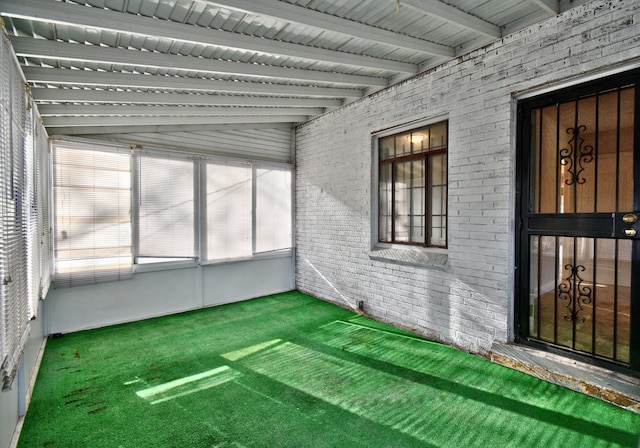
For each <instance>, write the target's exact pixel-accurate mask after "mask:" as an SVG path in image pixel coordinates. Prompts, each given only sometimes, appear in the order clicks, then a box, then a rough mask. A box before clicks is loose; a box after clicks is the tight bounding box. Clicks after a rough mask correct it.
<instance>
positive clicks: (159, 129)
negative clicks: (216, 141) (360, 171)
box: [49, 120, 291, 141]
mask: <svg viewBox="0 0 640 448" xmlns="http://www.w3.org/2000/svg"><path fill="white" fill-rule="evenodd" d="M243 129H247V130H255V129H282V130H286V129H291V124H290V123H286V122H284V123H282V122H273V121H266V120H265V121H262V122H249V121H246V122H244V123H221V124H220V123H217V124H180V125H175V124H171V125H138V126H132V125H127V126H106V127H105V126H81V127H76V126H69V127H64V126H61V127H56V128H51V130H50V133H49V136H50V137H52V138H56V137H60V136H67V135H71V136H72V135H81V136H88V135H90V136H101V137H102V138H105V139H111V138H110V136H113V135H115V136H116V138H114V139H113V140H114V141H121V140H122V139H121V138H119V137H120V136H123V135H124V134H163V133H169V132H172V133H173V132H209V131H229V130H233V131H236V130H243Z"/></svg>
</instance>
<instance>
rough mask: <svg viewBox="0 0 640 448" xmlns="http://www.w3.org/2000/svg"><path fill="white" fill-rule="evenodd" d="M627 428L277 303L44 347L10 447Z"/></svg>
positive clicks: (553, 439)
mask: <svg viewBox="0 0 640 448" xmlns="http://www.w3.org/2000/svg"><path fill="white" fill-rule="evenodd" d="M639 436H640V415H639V414H635V413H632V412H630V411H626V410H624V409H621V408H617V407H615V406H613V405H610V404H608V403H605V402H603V401H600V400H597V399H595V398H591V397H588V396H585V395H582V394H579V393H577V392H573V391H570V390H567V389H564V388H561V387H559V386H555V385H552V384H550V383H546V382H544V381H540V380H538V379H536V378H533V377H530V376H527V375H525V374H523V373H520V372H516V371H513V370H510V369H508V368H505V367H502V366H498V365H496V364H492V363H491V362H489V361H487V360H485V359H482V358H480V357H477V356H474V355H469V354H466V353H463V352H460V351H458V350H455V349H453V348H451V347H448V346H445V345H442V344H438V343H434V342H430V341H427V340H424V339H421V338H419V337H416V336H414V335H411V334H409V333H406V332H403V331H401V330H397V329H395V328H393V327H390V326H386V325H383V324H380V323H378V322H374V321H372V320H370V319H367V318H365V317H362V316H359V315H357V314H354V313H351V312H349V311H347V310H344V309H341V308H338V307H336V306H334V305H331V304H328V303H325V302H322V301H319V300H316V299H314V298H312V297H309V296H307V295H304V294H301V293H298V292H290V293H284V294H278V295H274V296H269V297H263V298H259V299H254V300H250V301H246V302H241V303H236V304H231V305H225V306H220V307H216V308H209V309H204V310H199V311H194V312H188V313H183V314H178V315H173V316H167V317H162V318H157V319H149V320H145V321H140V322H135V323H130V324H124V325H118V326H113V327H108V328H102V329H97V330H90V331H84V332H78V333H73V334H68V335H65V336H63V337H62V338H58V339H50V340H49V341H48V342H47V346H46V350H45V353H44V356H43V360H42V365H41V368H40V372H39V374H38V379H37V382H36V386H35V389H34V393H33V397H32V401H31V405H30V407H29V411H28V413H27V416H26V420H25V424H24V426H23V430H22V434H21V437H20V440H19V444H18V446H19V447H20V448H26V447H54V448H55V447H65V448H69V447H82V448H86V447H92V448H99V447H105V448H106V447H108V448H113V447H136V448H139V447H217V448H223V447H225V448H226V447H230V448H231V447H234V448H241V447H430V448H431V447H433V448H435V447H500V448H504V447H520V448H522V447H540V446H544V447H568V446H581V447H587V446H588V447H615V446H623V447H633V448H636V447H637V446H638V438H639Z"/></svg>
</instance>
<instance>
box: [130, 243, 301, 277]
mask: <svg viewBox="0 0 640 448" xmlns="http://www.w3.org/2000/svg"><path fill="white" fill-rule="evenodd" d="M291 256H293V249H283V250H277V251H272V252H260V253H256V254H254V255H252V256H249V257H239V258H225V259H219V260H208V261H203V260H201V261H200V262H198V261H197V260H189V261H174V262H162V263H143V264H134V265H133V273H134V274H136V273H141V272H153V271H168V270H173V269H185V268H195V267H198V266H212V265H220V264H229V263H241V262H244V261H257V260H270V259H273V258H287V257H291Z"/></svg>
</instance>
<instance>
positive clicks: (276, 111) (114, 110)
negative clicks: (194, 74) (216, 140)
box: [38, 104, 324, 117]
mask: <svg viewBox="0 0 640 448" xmlns="http://www.w3.org/2000/svg"><path fill="white" fill-rule="evenodd" d="M38 111H39V112H40V115H41V116H43V117H48V116H82V115H91V116H128V117H142V116H148V115H153V116H162V115H172V116H177V115H180V116H188V117H214V116H237V115H320V114H322V113H324V109H323V108H320V107H249V106H241V107H237V106H137V105H136V106H131V105H122V104H116V105H104V104H95V105H87V104H41V105H39V106H38Z"/></svg>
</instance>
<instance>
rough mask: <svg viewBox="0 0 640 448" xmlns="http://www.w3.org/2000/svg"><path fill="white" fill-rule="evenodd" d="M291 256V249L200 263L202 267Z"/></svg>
mask: <svg viewBox="0 0 640 448" xmlns="http://www.w3.org/2000/svg"><path fill="white" fill-rule="evenodd" d="M292 255H293V249H282V250H274V251H271V252H257V253H255V254H253V255H251V256H249V257H238V258H222V259H218V260H209V261H201V262H200V264H201V265H202V266H210V265H212V264H226V263H238V262H242V261H258V260H270V259H272V258H287V257H291V256H292Z"/></svg>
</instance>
